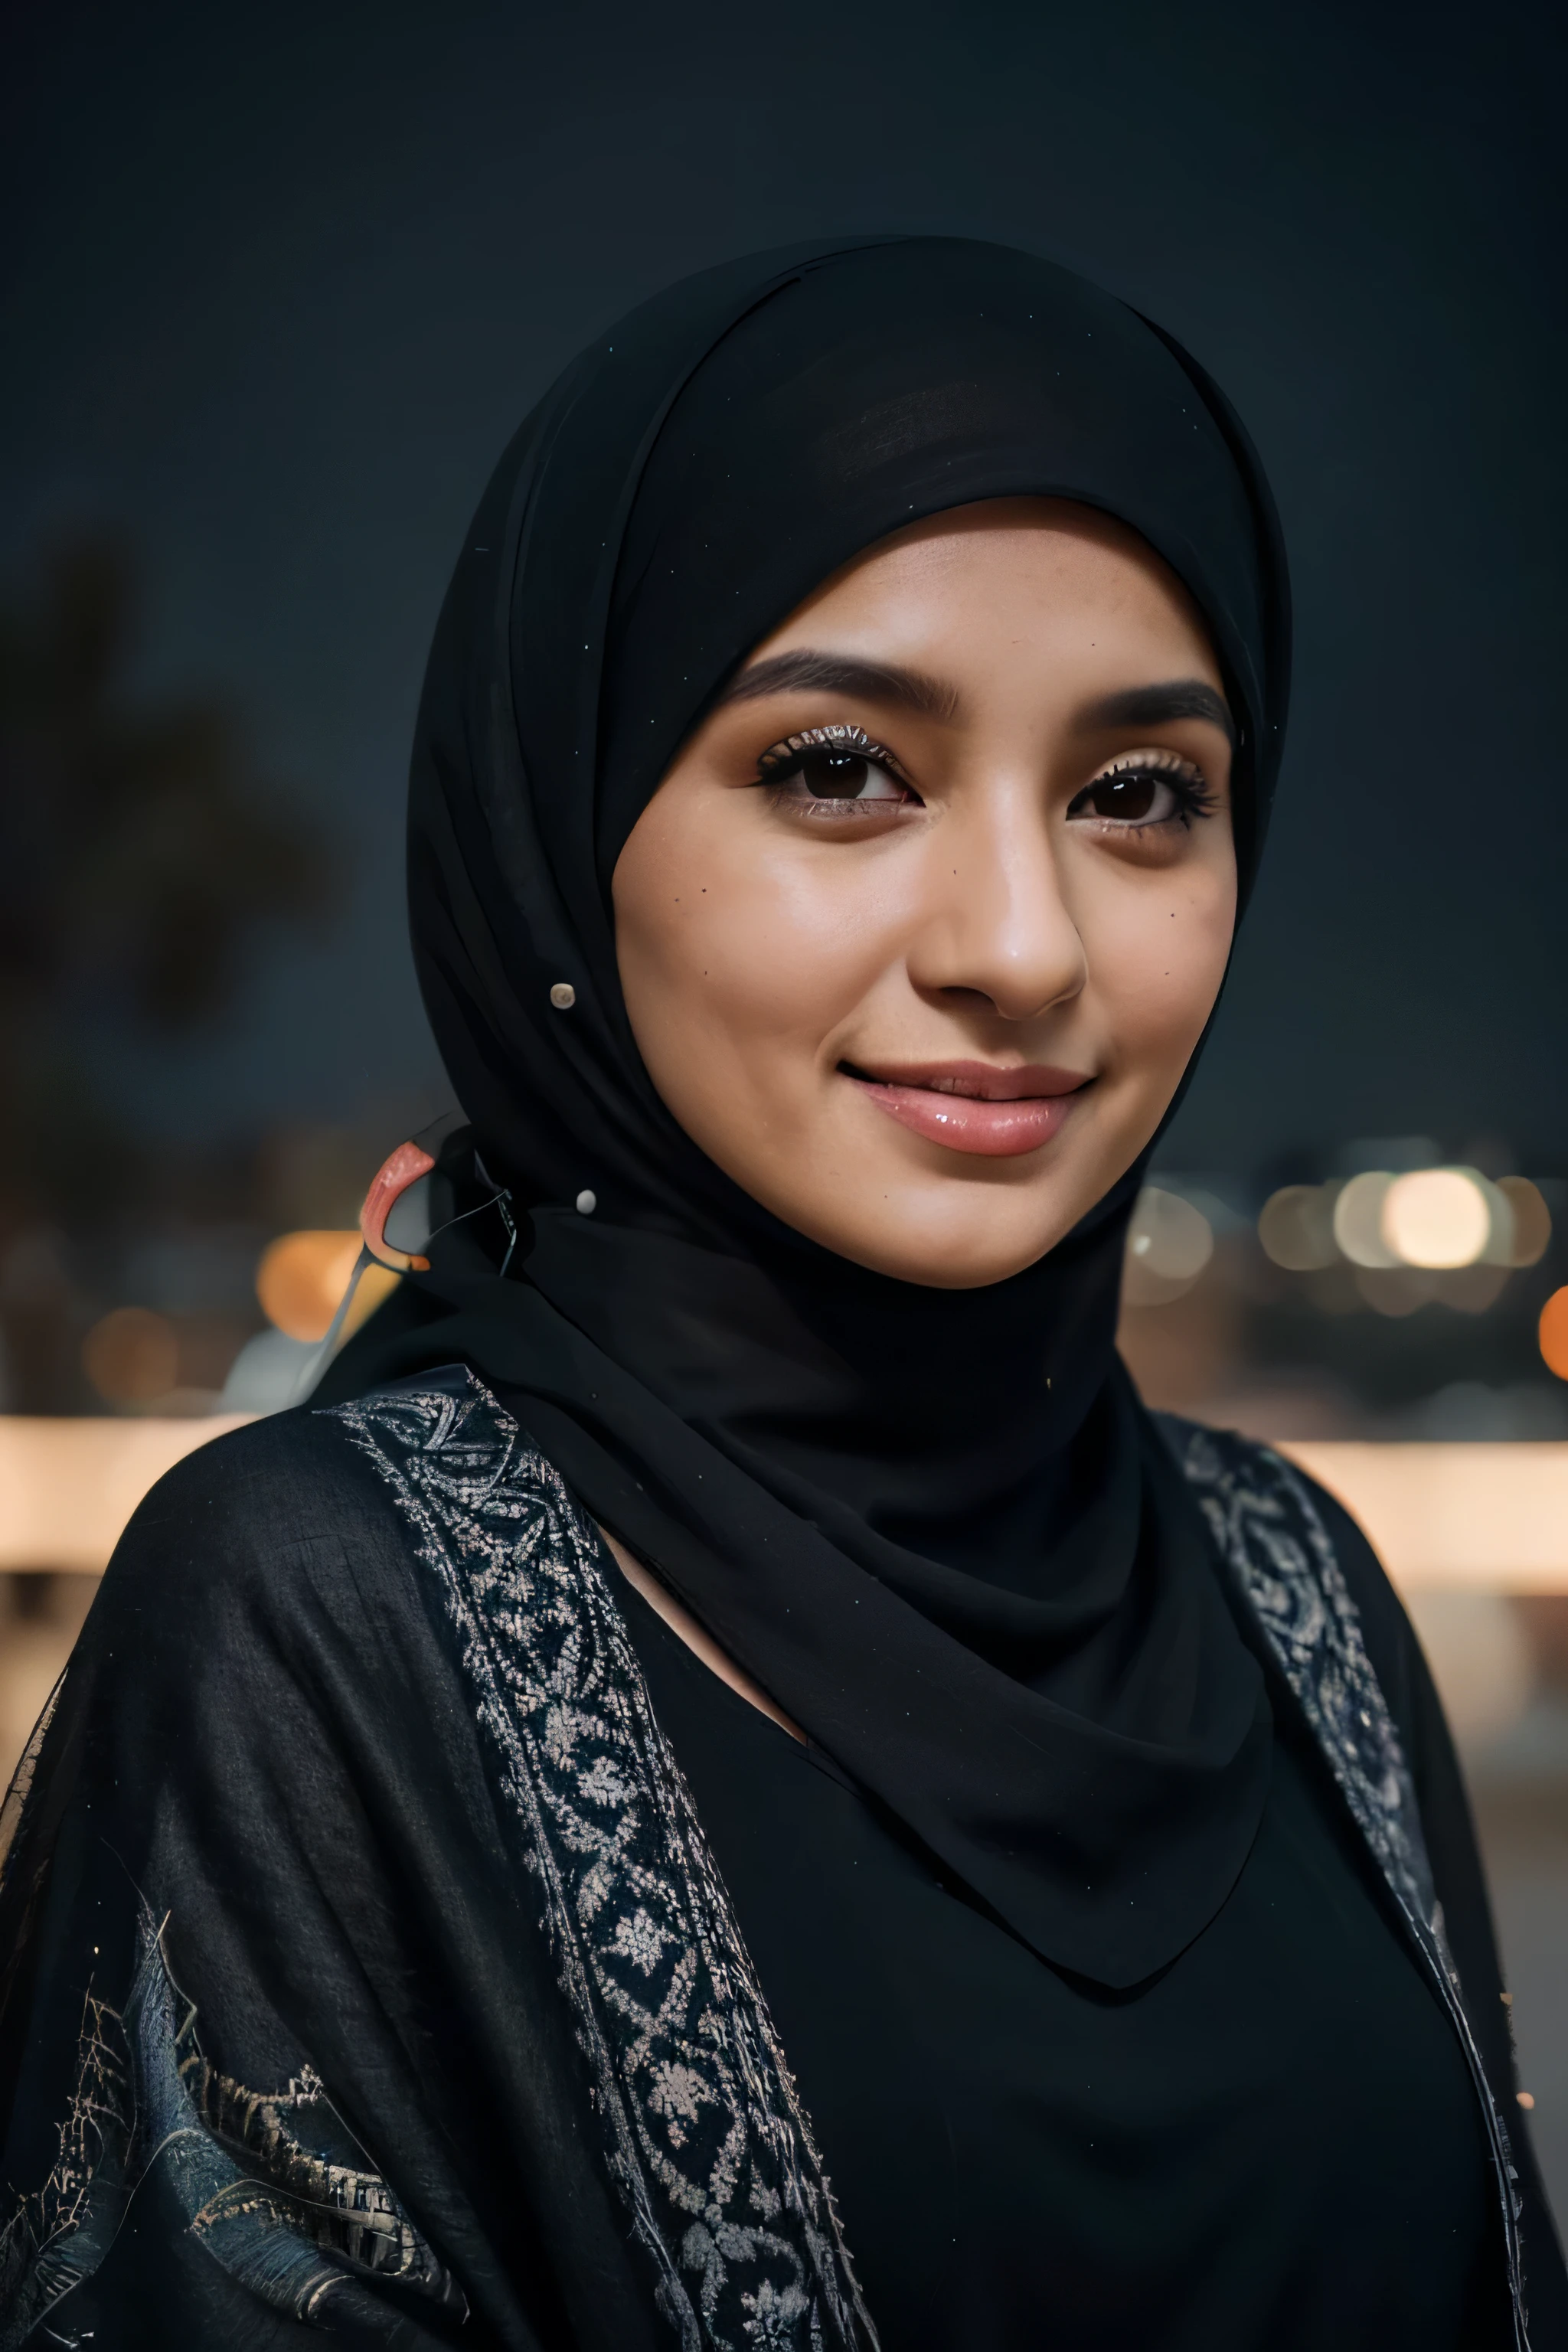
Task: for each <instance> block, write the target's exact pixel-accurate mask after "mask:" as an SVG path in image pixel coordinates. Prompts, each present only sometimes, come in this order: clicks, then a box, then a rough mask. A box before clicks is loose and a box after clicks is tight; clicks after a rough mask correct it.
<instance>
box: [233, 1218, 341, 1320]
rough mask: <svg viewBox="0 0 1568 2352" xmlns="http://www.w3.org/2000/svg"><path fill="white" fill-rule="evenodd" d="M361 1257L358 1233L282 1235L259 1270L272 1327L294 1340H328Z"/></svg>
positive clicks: (258, 1289)
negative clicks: (330, 1329)
mask: <svg viewBox="0 0 1568 2352" xmlns="http://www.w3.org/2000/svg"><path fill="white" fill-rule="evenodd" d="M359 1254H360V1237H359V1234H358V1233H357V1232H350V1233H321V1232H314V1233H298V1234H279V1236H278V1239H277V1240H276V1241H275V1242H269V1243H268V1245H267V1247H266V1249H265V1250H263V1252H262V1254H261V1263H260V1265H258V1267H257V1269H256V1296H257V1297H258V1299H259V1300H260V1302H261V1311H262V1313H263V1314H264V1315H265V1316H266V1318H267V1319H268V1322H269V1323H270V1324H272V1325H273V1327H274V1328H276V1329H277V1330H279V1331H281V1332H283V1333H285V1334H286V1336H287V1337H288V1338H289V1339H325V1338H326V1336H327V1332H328V1329H329V1328H330V1326H331V1320H332V1318H333V1316H334V1315H335V1314H336V1313H337V1311H338V1307H339V1306H340V1305H341V1303H342V1295H343V1293H344V1291H345V1290H346V1289H347V1288H348V1286H349V1277H350V1276H351V1275H352V1274H353V1270H354V1267H355V1265H356V1264H357V1263H358V1260H359Z"/></svg>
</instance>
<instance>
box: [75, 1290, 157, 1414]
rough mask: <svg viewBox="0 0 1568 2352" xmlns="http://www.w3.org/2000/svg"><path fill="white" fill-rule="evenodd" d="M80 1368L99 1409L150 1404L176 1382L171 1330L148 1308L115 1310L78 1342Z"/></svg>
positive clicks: (119, 1308) (102, 1318)
mask: <svg viewBox="0 0 1568 2352" xmlns="http://www.w3.org/2000/svg"><path fill="white" fill-rule="evenodd" d="M81 1365H82V1370H83V1371H84V1372H85V1373H86V1374H87V1376H88V1379H89V1381H91V1382H92V1385H93V1387H94V1388H95V1389H96V1390H97V1391H98V1393H99V1395H100V1397H101V1398H102V1399H103V1401H104V1402H105V1404H120V1405H134V1404H153V1403H155V1402H157V1400H158V1399H159V1398H160V1397H165V1396H167V1395H168V1394H169V1393H170V1391H172V1390H173V1389H174V1387H175V1386H176V1384H177V1382H178V1381H179V1377H180V1342H179V1339H178V1336H177V1335H176V1333H175V1330H174V1325H173V1324H172V1323H170V1322H168V1321H167V1320H166V1318H164V1317H163V1316H162V1315H154V1314H153V1310H152V1308H151V1307H114V1308H113V1309H111V1311H110V1313H109V1314H107V1315H105V1316H103V1317H101V1318H100V1320H99V1321H98V1322H96V1323H95V1324H94V1325H93V1327H92V1328H91V1330H90V1331H89V1333H88V1334H87V1336H86V1338H85V1339H83V1341H82V1343H81Z"/></svg>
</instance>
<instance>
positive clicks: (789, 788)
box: [757, 728, 919, 810]
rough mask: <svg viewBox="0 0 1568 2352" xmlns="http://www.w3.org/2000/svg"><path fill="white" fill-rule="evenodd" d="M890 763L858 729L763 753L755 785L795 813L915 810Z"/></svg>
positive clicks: (793, 742) (802, 740)
mask: <svg viewBox="0 0 1568 2352" xmlns="http://www.w3.org/2000/svg"><path fill="white" fill-rule="evenodd" d="M847 735H848V736H849V740H847V741H846V740H844V739H845V737H846V736H847ZM891 758H892V755H891V753H890V752H886V751H883V750H882V748H881V746H880V745H879V744H878V743H873V742H872V741H871V740H870V739H869V737H868V736H862V735H860V733H859V730H858V729H857V730H855V733H854V734H853V735H850V732H849V730H848V729H847V728H846V729H843V730H836V731H835V732H834V733H833V734H832V735H828V734H827V733H826V730H824V731H823V733H822V734H819V735H816V734H814V735H809V736H801V735H796V736H793V737H792V738H791V740H789V741H788V742H787V743H780V744H778V745H777V746H776V747H775V748H774V750H773V751H764V752H763V757H762V760H761V761H760V763H759V764H760V767H761V771H762V772H761V774H760V775H759V776H758V779H757V781H758V782H759V783H763V784H767V785H768V786H770V787H771V789H772V790H773V792H774V793H777V794H778V795H779V797H780V798H781V800H783V801H784V802H786V803H790V804H792V805H793V806H794V807H795V809H797V810H809V809H813V808H816V809H822V810H828V809H850V808H861V809H864V808H889V807H900V806H902V805H906V804H912V805H916V806H918V804H919V803H917V802H916V800H915V795H914V793H912V792H911V791H910V788H909V786H908V785H907V784H906V783H904V782H902V781H901V779H900V777H898V776H897V775H895V774H894V772H893V769H892V765H891Z"/></svg>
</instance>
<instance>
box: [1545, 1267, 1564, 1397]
mask: <svg viewBox="0 0 1568 2352" xmlns="http://www.w3.org/2000/svg"><path fill="white" fill-rule="evenodd" d="M1540 1329H1541V1360H1542V1363H1543V1364H1544V1365H1545V1366H1546V1369H1547V1370H1548V1371H1549V1372H1555V1373H1556V1375H1557V1377H1558V1379H1559V1380H1560V1381H1568V1286H1564V1287H1563V1289H1561V1290H1554V1291H1553V1292H1552V1296H1551V1297H1550V1298H1549V1299H1548V1300H1547V1302H1546V1304H1545V1306H1544V1307H1542V1310H1541V1326H1540Z"/></svg>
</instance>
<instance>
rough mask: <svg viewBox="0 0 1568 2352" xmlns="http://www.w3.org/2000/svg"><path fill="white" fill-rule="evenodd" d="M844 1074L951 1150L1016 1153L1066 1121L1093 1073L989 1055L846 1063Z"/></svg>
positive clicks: (995, 1155) (992, 1155)
mask: <svg viewBox="0 0 1568 2352" xmlns="http://www.w3.org/2000/svg"><path fill="white" fill-rule="evenodd" d="M843 1067H844V1075H845V1076H846V1077H847V1078H851V1079H852V1080H853V1081H854V1083H855V1085H856V1086H858V1087H859V1089H860V1091H861V1093H862V1094H864V1095H866V1096H868V1097H869V1098H870V1100H871V1101H872V1102H874V1103H875V1104H876V1106H877V1108H878V1109H879V1110H885V1111H886V1112H887V1114H888V1117H889V1118H896V1119H898V1120H899V1122H900V1125H901V1126H904V1127H907V1128H910V1129H912V1130H913V1131H914V1133H915V1134H916V1135H923V1136H924V1137H925V1138H926V1139H927V1141H928V1142H931V1143H945V1144H946V1145H947V1146H948V1147H949V1149H950V1150H953V1151H976V1152H980V1153H983V1154H984V1155H985V1156H986V1157H987V1158H989V1159H993V1160H1004V1159H1011V1158H1012V1157H1013V1156H1014V1155H1015V1154H1016V1153H1018V1152H1021V1151H1037V1150H1039V1148H1040V1146H1041V1144H1042V1143H1048V1142H1049V1141H1050V1139H1051V1138H1052V1136H1053V1135H1055V1134H1057V1133H1058V1130H1059V1129H1060V1128H1061V1126H1062V1124H1063V1122H1064V1121H1065V1119H1066V1118H1067V1116H1068V1111H1069V1110H1070V1109H1071V1108H1072V1098H1073V1097H1074V1095H1075V1094H1076V1093H1077V1092H1078V1090H1079V1087H1086V1086H1087V1085H1088V1084H1089V1080H1088V1079H1087V1078H1086V1077H1084V1076H1081V1075H1080V1073H1079V1072H1078V1071H1076V1070H1053V1069H1049V1068H1047V1067H1046V1066H1044V1065H1042V1064H1038V1063H1028V1064H1026V1065H1025V1066H1023V1067H1022V1068H1021V1069H1015V1070H999V1069H995V1068H994V1067H993V1066H992V1065H991V1064H990V1063H988V1062H929V1063H924V1064H921V1065H918V1066H909V1067H902V1068H899V1069H897V1070H888V1071H886V1072H885V1073H884V1074H882V1075H880V1076H879V1075H877V1074H875V1073H873V1072H871V1071H869V1070H864V1069H860V1068H858V1067H855V1066H850V1065H848V1064H845V1065H844V1066H843Z"/></svg>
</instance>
